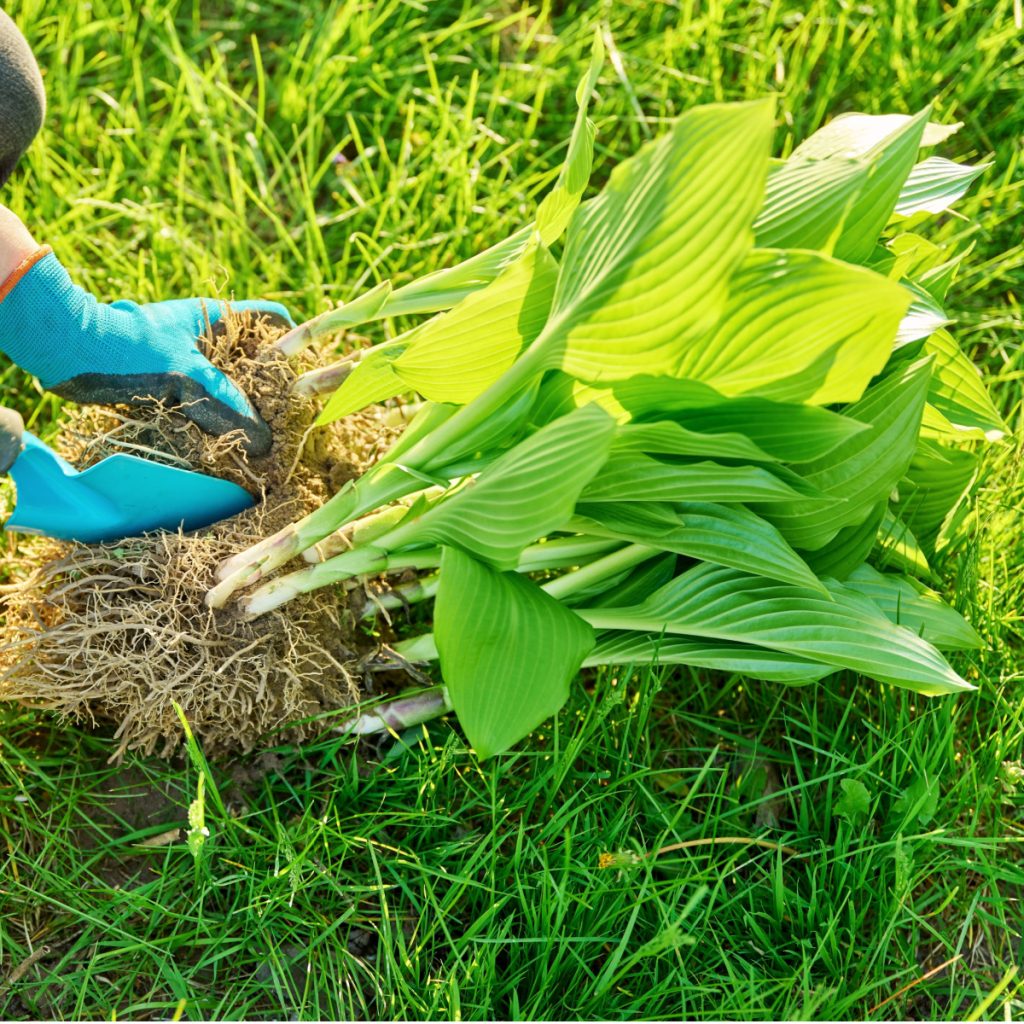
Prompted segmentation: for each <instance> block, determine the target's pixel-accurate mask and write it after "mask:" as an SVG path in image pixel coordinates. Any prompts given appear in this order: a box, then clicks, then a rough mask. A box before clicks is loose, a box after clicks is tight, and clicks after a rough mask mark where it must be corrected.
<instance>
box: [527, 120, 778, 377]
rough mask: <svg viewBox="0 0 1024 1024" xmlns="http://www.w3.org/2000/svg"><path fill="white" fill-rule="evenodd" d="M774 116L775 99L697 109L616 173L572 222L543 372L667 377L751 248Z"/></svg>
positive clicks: (713, 314)
mask: <svg viewBox="0 0 1024 1024" xmlns="http://www.w3.org/2000/svg"><path fill="white" fill-rule="evenodd" d="M772 123H773V116H772V103H771V101H756V102H752V103H735V104H722V105H714V104H712V105H708V106H703V107H698V108H695V109H693V110H690V111H688V112H687V113H685V114H683V115H682V117H680V118H679V120H678V121H677V122H676V125H675V127H674V128H673V129H672V130H671V131H670V132H669V133H668V134H666V135H664V136H663V137H662V138H660V139H657V140H655V141H653V142H651V143H648V144H647V145H646V146H644V147H643V148H642V149H641V150H640V151H639V152H638V153H637V154H636V155H635V156H633V157H631V158H630V159H628V160H625V161H624V162H622V163H620V164H619V165H618V166H617V167H616V168H615V169H614V170H613V171H612V174H611V178H610V180H609V182H608V185H607V186H606V187H605V189H604V190H603V191H602V192H601V194H600V195H599V196H598V197H597V198H596V199H594V200H593V201H591V202H589V203H587V204H586V205H585V206H582V207H581V208H580V209H579V210H578V211H577V212H576V214H575V215H574V217H573V219H572V222H571V224H570V225H569V237H568V241H567V243H566V249H565V256H564V259H563V261H562V268H561V273H560V275H559V279H558V287H557V290H556V293H555V300H554V304H553V307H552V315H551V321H550V322H549V324H548V327H547V328H546V329H545V331H544V334H543V335H542V337H543V338H544V339H545V343H546V349H545V351H546V352H547V353H548V354H549V359H550V363H549V365H550V368H551V369H555V368H556V367H558V366H561V368H562V369H564V370H565V371H566V372H568V373H570V374H572V375H574V376H578V377H581V378H583V379H585V380H594V381H604V380H621V379H624V378H627V377H631V376H633V375H634V374H637V373H669V374H672V373H674V372H675V370H676V368H677V367H678V365H679V363H680V360H681V358H682V354H683V352H684V351H685V350H686V349H687V348H688V347H690V346H692V345H697V344H701V343H702V342H703V339H704V338H705V336H706V333H707V329H708V327H709V326H710V325H711V324H712V323H713V322H714V320H715V319H716V318H717V316H718V315H719V313H720V312H721V310H722V308H723V306H724V304H725V300H726V297H727V294H728V287H729V278H730V276H731V274H732V272H733V270H734V269H735V268H736V267H737V266H738V264H739V263H740V261H741V260H742V259H743V257H744V256H745V254H746V253H747V251H749V249H750V245H751V241H752V235H751V225H752V223H753V220H754V216H755V215H756V213H757V209H758V207H759V205H760V201H761V193H762V189H763V185H764V179H765V175H766V173H767V169H768V150H769V146H770V143H771V134H772ZM722 196H728V200H729V201H728V202H722V201H721V199H722Z"/></svg>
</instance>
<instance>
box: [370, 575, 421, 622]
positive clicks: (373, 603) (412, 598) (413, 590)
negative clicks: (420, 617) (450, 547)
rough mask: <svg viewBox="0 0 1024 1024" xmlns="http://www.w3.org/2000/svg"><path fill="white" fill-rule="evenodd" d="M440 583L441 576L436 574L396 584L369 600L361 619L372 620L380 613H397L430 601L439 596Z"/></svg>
mask: <svg viewBox="0 0 1024 1024" xmlns="http://www.w3.org/2000/svg"><path fill="white" fill-rule="evenodd" d="M440 581H441V577H440V575H439V574H435V575H433V576H428V577H427V578H426V579H418V580H410V581H409V582H408V583H399V584H396V585H395V586H393V587H391V588H390V589H389V590H387V591H385V592H384V593H383V594H377V595H374V596H373V597H370V598H368V599H367V601H366V604H365V605H363V614H362V615H361V616H360V618H363V619H372V618H373V617H374V616H375V615H376V614H377V612H380V611H396V610H397V609H399V608H405V607H407V606H408V605H413V604H420V603H421V602H423V601H429V600H430V599H431V598H432V597H434V596H435V595H436V594H437V585H438V583H440Z"/></svg>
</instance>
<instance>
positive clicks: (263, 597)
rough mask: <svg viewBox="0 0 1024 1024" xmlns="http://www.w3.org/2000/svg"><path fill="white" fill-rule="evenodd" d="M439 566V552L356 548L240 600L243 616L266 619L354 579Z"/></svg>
mask: <svg viewBox="0 0 1024 1024" xmlns="http://www.w3.org/2000/svg"><path fill="white" fill-rule="evenodd" d="M440 564H441V549H440V548H422V549H420V550H418V551H408V552H404V553H399V554H396V555H389V554H388V553H387V552H386V551H383V550H381V549H379V548H374V547H366V548H355V549H354V550H352V551H346V552H345V553H344V554H342V555H335V557H334V558H331V559H329V560H328V561H326V562H320V563H319V564H318V565H313V566H310V567H309V568H308V569H300V570H299V571H298V572H292V573H289V574H288V575H287V576H281V577H280V578H279V579H275V580H271V581H270V582H269V583H267V584H265V585H264V586H262V587H259V588H258V589H257V590H254V591H253V592H252V593H251V594H250V595H249V596H248V597H246V598H244V599H243V600H242V612H243V614H244V615H246V616H249V617H252V618H255V617H257V616H259V615H265V614H266V613H267V612H269V611H273V610H274V609H275V608H280V607H281V605H283V604H287V603H288V602H289V601H292V600H294V599H295V598H296V597H298V596H299V595H300V594H308V593H309V592H310V591H312V590H319V589H320V588H321V587H327V586H330V585H331V584H332V583H341V582H343V581H344V580H350V579H353V578H354V577H356V576H376V575H378V574H379V573H385V572H398V571H399V570H402V569H436V568H437V567H438V566H439V565H440Z"/></svg>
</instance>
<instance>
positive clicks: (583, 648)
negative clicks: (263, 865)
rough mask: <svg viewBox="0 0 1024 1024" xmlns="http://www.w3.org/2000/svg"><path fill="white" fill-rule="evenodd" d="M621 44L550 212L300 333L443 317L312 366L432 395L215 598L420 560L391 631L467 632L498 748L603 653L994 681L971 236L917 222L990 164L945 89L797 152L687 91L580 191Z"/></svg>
mask: <svg viewBox="0 0 1024 1024" xmlns="http://www.w3.org/2000/svg"><path fill="white" fill-rule="evenodd" d="M600 60H601V57H600V53H597V52H596V53H595V55H594V60H593V62H592V65H591V68H590V69H589V71H588V74H587V76H586V77H585V79H584V81H583V82H582V83H581V85H580V88H579V91H578V93H577V99H578V104H579V113H578V117H577V120H576V125H575V128H574V131H573V133H572V137H571V139H570V142H569V147H568V155H567V158H566V162H565V165H564V167H563V168H562V171H561V174H560V176H559V178H558V180H557V181H556V183H555V185H554V187H553V189H552V190H551V192H550V193H549V194H548V195H547V196H546V197H545V199H544V200H543V202H542V203H541V204H540V206H539V208H538V210H537V215H536V218H535V220H534V222H533V223H532V224H529V225H527V226H525V227H523V228H522V229H521V230H520V231H518V232H517V233H515V234H514V235H512V236H511V237H509V238H508V239H506V240H505V241H504V242H501V243H499V244H498V245H496V246H494V247H492V248H491V249H489V250H487V251H486V252H483V253H481V254H480V255H479V256H476V257H474V258H473V259H470V260H468V261H466V262H465V263H462V264H460V265H458V266H456V267H453V268H451V269H448V270H444V271H440V272H438V273H435V274H433V275H430V276H429V277H427V278H424V279H422V280H420V281H416V282H413V283H411V284H407V285H405V286H403V287H401V288H398V289H392V288H391V286H390V284H389V283H387V282H385V283H383V284H380V285H378V286H377V287H376V288H374V289H373V290H372V291H370V292H368V293H366V294H365V295H363V296H361V297H359V298H357V299H356V300H355V301H354V302H352V303H349V304H348V305H346V306H343V307H341V308H340V309H337V310H332V311H331V312H329V313H326V314H323V315H322V316H321V317H319V318H317V319H316V320H313V321H311V322H309V323H308V324H304V325H302V326H301V327H299V328H296V329H295V330H294V331H292V332H290V334H289V335H287V336H286V337H285V339H284V340H283V342H282V347H283V348H284V349H285V350H286V351H289V350H294V349H296V348H298V347H301V346H303V345H305V344H308V343H310V342H312V341H314V340H315V339H316V338H317V337H320V336H322V335H325V334H328V333H330V332H334V331H337V330H338V329H340V328H343V327H351V326H355V325H357V324H362V323H366V322H370V321H373V320H381V319H384V318H388V317H393V316H398V315H416V314H423V315H426V314H435V315H433V316H430V317H429V318H427V319H424V320H422V322H420V323H418V324H417V325H416V326H414V327H413V328H412V329H411V330H408V331H406V332H405V333H403V334H400V335H399V336H397V337H394V338H391V339H390V340H387V341H385V342H383V343H381V344H379V345H376V346H374V347H371V348H369V349H367V350H364V351H361V352H358V353H355V354H353V355H350V356H348V357H347V358H346V359H344V360H342V362H341V363H338V364H336V365H334V366H332V367H330V368H329V369H328V370H326V371H324V370H321V371H317V372H315V373H314V374H312V375H310V376H309V377H307V378H306V379H304V380H302V381H301V382H300V387H301V388H302V389H303V390H305V391H306V392H307V393H318V392H322V391H324V390H326V389H336V390H334V393H333V394H332V395H331V397H330V398H329V400H328V401H327V403H326V405H325V408H324V410H323V414H322V416H321V420H322V421H324V422H327V421H329V420H332V419H334V418H337V417H340V416H344V415H347V414H349V413H352V412H355V411H357V410H359V409H361V408H363V407H365V406H367V405H369V404H371V403H379V402H387V401H389V400H391V399H396V398H399V397H400V396H415V398H414V404H413V405H412V409H413V411H414V415H413V416H412V418H411V421H410V422H409V425H408V427H407V429H406V431H405V433H404V434H403V436H402V437H401V438H400V439H399V441H398V442H397V443H396V444H395V446H394V447H393V448H392V449H391V451H389V452H388V453H387V454H386V455H385V456H384V457H383V458H382V459H381V460H380V461H379V463H378V464H377V465H375V466H374V467H373V468H372V469H371V470H370V471H369V472H367V473H366V474H365V475H364V476H363V477H361V478H360V479H358V480H356V481H354V482H351V483H349V484H347V485H346V486H345V487H344V488H343V489H342V490H341V491H340V492H339V493H338V494H337V495H336V496H335V497H334V498H333V499H331V500H330V501H329V502H327V503H326V504H325V505H324V506H323V507H321V508H320V509H319V510H318V511H316V512H315V513H313V514H312V515H310V516H308V517H306V518H305V519H304V520H302V521H300V522H298V523H295V524H294V525H293V526H291V527H289V528H288V529H286V530H284V531H282V532H281V533H279V534H277V535H275V536H273V537H270V538H268V539H267V540H266V541H264V542H262V543H260V544H259V545H257V546H256V547H254V548H252V549H250V550H249V551H245V552H242V553H239V554H238V555H237V556H235V557H233V558H231V559H230V560H229V561H228V562H227V563H225V564H224V566H223V567H222V568H221V571H220V575H219V579H220V582H219V583H218V585H217V586H216V587H215V589H214V590H213V591H211V593H210V595H209V603H210V604H211V605H213V606H220V605H223V604H225V603H226V602H227V601H229V600H232V599H236V596H237V593H238V592H239V591H242V590H243V588H244V589H245V592H244V594H242V595H241V596H240V598H238V599H240V601H241V604H242V608H243V610H244V612H245V613H247V614H249V615H259V614H261V613H263V612H265V611H267V610H269V609H271V608H274V607H277V606H279V605H281V604H283V603H285V602H287V601H288V600H290V599H291V598H293V597H294V596H296V595H297V594H300V593H304V592H308V591H310V590H313V589H315V588H318V587H324V586H330V585H334V584H338V583H340V582H343V581H346V580H350V579H353V578H356V577H362V576H368V575H369V576H376V575H379V574H388V573H392V572H397V571H399V570H402V571H406V570H409V569H414V570H419V571H421V572H424V573H426V574H427V575H425V576H424V577H421V578H419V579H418V580H417V581H416V582H415V583H413V584H409V583H403V584H402V585H401V586H400V587H399V588H398V591H397V592H396V594H395V597H394V599H393V600H392V601H391V602H390V603H391V604H392V606H393V607H398V606H399V605H400V604H407V603H410V602H413V603H415V602H417V601H424V600H433V601H434V602H435V603H434V612H433V623H434V629H433V633H432V634H427V635H424V636H421V637H417V638H415V639H413V640H410V641H406V642H404V643H403V644H400V645H398V648H397V650H398V652H399V653H400V654H401V655H403V656H404V657H406V658H409V659H414V660H430V659H434V658H437V659H439V664H440V673H441V677H442V678H443V684H444V688H445V689H444V690H443V692H442V693H441V695H440V696H438V695H432V696H431V697H430V700H429V702H428V703H429V707H430V709H431V713H436V712H437V711H438V710H440V709H443V708H445V707H448V706H451V707H454V710H455V711H456V713H457V715H458V717H459V720H460V722H461V723H462V725H463V727H464V729H465V731H466V734H467V736H468V738H469V740H470V742H471V743H472V744H473V746H474V747H475V748H476V750H477V751H478V753H479V754H480V755H482V756H486V755H490V754H493V753H496V752H499V751H502V750H505V749H507V748H508V747H509V746H511V745H512V744H514V743H516V742H517V741H518V740H520V739H521V738H522V737H524V736H525V735H526V734H527V733H529V732H530V731H531V730H532V729H534V728H535V727H536V726H537V725H538V724H540V723H541V722H542V721H543V720H544V719H545V718H547V717H548V716H550V715H552V714H553V713H555V712H556V711H557V710H558V709H559V707H560V706H561V705H562V704H563V702H564V701H565V700H566V697H567V694H568V688H569V685H570V683H571V681H572V679H573V678H574V676H575V675H576V674H577V672H578V671H579V670H580V668H581V667H583V666H594V665H601V664H639V663H650V662H655V661H657V662H660V663H662V664H671V663H679V664H687V665H694V666H702V667H707V668H711V669H722V670H725V671H728V672H736V673H743V674H744V675H747V676H750V677H753V678H757V679H763V680H777V681H781V682H785V683H792V684H806V683H811V682H814V681H816V680H819V679H822V678H823V677H825V676H827V675H829V674H831V673H834V672H837V671H840V670H843V669H848V670H853V671H855V672H857V673H860V674H862V675H864V676H867V677H870V678H873V679H876V680H880V681H883V682H886V683H891V684H894V685H897V686H904V687H907V688H910V689H912V690H915V691H917V692H920V693H925V694H942V693H953V692H956V691H959V690H966V689H970V684H969V683H968V682H967V681H966V680H965V679H963V678H962V677H961V676H960V675H959V674H958V673H957V672H956V671H954V669H953V668H952V667H951V666H950V665H949V663H948V662H947V661H946V659H945V657H944V656H943V654H942V653H941V652H942V651H944V650H956V649H964V648H971V647H976V646H978V645H979V643H980V641H979V638H978V636H977V634H976V633H975V631H974V630H973V629H972V628H971V626H970V625H968V623H967V622H965V621H964V620H963V618H961V616H960V615H959V614H958V613H957V612H955V611H954V610H953V609H952V608H950V607H948V606H947V605H945V604H944V603H943V602H942V601H941V600H940V599H939V598H938V597H937V596H936V594H935V593H934V592H933V591H932V590H931V589H929V587H928V586H927V585H926V584H927V583H928V582H930V581H931V569H930V566H929V564H928V557H929V555H930V554H931V553H933V552H934V551H935V550H936V549H937V548H938V547H940V546H941V545H942V544H944V543H946V542H947V541H948V539H949V537H950V536H951V530H952V525H953V524H954V523H955V518H956V516H955V513H956V509H957V507H958V506H959V505H960V504H961V502H962V499H963V496H964V495H965V493H966V492H967V490H968V488H969V487H970V485H971V483H972V481H973V479H974V476H975V474H976V471H977V456H976V454H975V452H974V449H975V448H976V447H977V442H980V441H985V440H993V439H996V438H998V437H999V436H1000V435H1001V432H1002V430H1003V425H1002V422H1001V420H1000V417H999V415H998V413H997V412H996V410H995V408H994V407H993V405H992V403H991V401H990V400H989V397H988V395H987V393H986V391H985V388H984V386H983V384H982V381H981V379H980V376H979V374H978V372H977V370H976V369H975V368H974V366H973V365H972V364H971V362H970V361H969V360H968V359H967V358H966V357H965V355H964V354H963V353H962V351H961V350H960V349H959V347H958V345H957V343H956V340H955V337H954V334H953V333H952V327H953V325H954V317H953V316H952V315H951V313H950V312H949V311H948V310H947V308H946V295H947V291H948V289H949V286H950V284H951V282H952V281H953V279H954V277H955V275H956V272H957V268H958V257H957V256H956V255H955V254H951V253H948V252H945V251H943V250H942V249H940V248H939V247H937V246H936V245H934V244H932V243H931V242H929V241H928V240H927V238H926V237H925V236H924V235H922V234H921V233H920V230H921V229H922V228H923V227H924V226H926V224H927V221H928V218H929V217H930V216H932V215H934V214H938V213H941V212H942V211H944V210H946V209H947V208H948V207H949V205H950V204H951V203H953V202H954V201H955V200H956V199H958V198H959V197H960V196H962V195H963V194H964V193H965V191H966V190H967V189H968V187H969V186H970V184H971V182H972V181H973V180H974V178H975V177H976V176H977V175H978V174H979V173H980V172H981V171H982V170H983V169H984V168H981V167H970V166H965V165H962V164H958V163H954V162H952V161H949V160H945V159H943V158H941V157H937V156H922V152H921V151H922V149H927V148H929V147H932V146H934V145H936V144H939V143H941V142H942V140H943V139H945V138H946V137H947V136H948V135H949V134H950V133H951V132H952V131H954V130H955V126H942V125H938V124H934V123H932V122H931V121H930V112H929V111H928V110H924V111H921V112H920V113H918V114H916V115H914V116H905V115H889V116H868V115H863V114H846V115H842V116H840V117H837V118H835V119H834V120H833V121H831V122H830V123H829V124H827V125H826V126H825V127H824V128H822V129H821V130H820V131H818V132H816V133H815V134H814V135H812V136H811V137H809V138H808V139H806V140H805V141H803V142H802V143H801V144H800V145H798V146H797V147H796V148H795V149H794V150H793V151H792V153H790V155H789V156H788V157H787V158H786V159H784V160H782V159H773V157H772V155H771V153H772V136H773V127H774V123H775V113H774V106H773V103H772V101H771V100H767V99H766V100H759V101H755V102H747V103H733V104H715V105H709V106H704V107H699V108H696V109H693V110H690V111H688V112H687V113H685V114H684V115H683V116H681V117H680V118H679V119H678V121H676V122H675V124H674V126H672V127H671V129H670V130H669V131H667V132H666V133H665V134H664V135H663V136H661V137H660V138H658V139H656V140H654V141H652V142H650V143H648V144H647V145H646V146H644V147H643V148H642V149H640V150H639V152H637V153H636V154H635V155H634V156H632V157H631V158H629V159H627V160H625V161H623V162H622V163H620V164H619V165H618V166H617V167H615V168H614V170H613V171H612V173H611V175H610V177H609V179H608V181H607V184H606V185H605V186H604V188H603V189H601V191H600V192H599V193H598V194H597V195H596V196H595V197H594V198H591V199H588V200H587V201H585V202H584V201H583V196H584V193H585V190H586V188H587V183H588V180H589V176H590V170H591V163H592V155H593V137H594V129H593V126H592V124H591V123H590V122H589V120H588V118H587V108H588V104H589V102H590V99H591V96H592V93H593V90H594V87H595V84H596V81H597V76H598V74H599V70H600ZM339 385H340V386H339ZM303 554H305V555H306V560H307V563H311V564H305V565H303V566H302V567H300V568H297V569H292V570H291V571H288V572H285V573H284V574H276V571H277V570H278V569H280V568H281V567H283V566H285V565H286V563H288V562H290V561H291V560H292V559H294V558H296V556H300V555H303ZM922 581H923V582H922ZM253 587H255V588H254V589H252V588H253ZM413 710H415V709H413Z"/></svg>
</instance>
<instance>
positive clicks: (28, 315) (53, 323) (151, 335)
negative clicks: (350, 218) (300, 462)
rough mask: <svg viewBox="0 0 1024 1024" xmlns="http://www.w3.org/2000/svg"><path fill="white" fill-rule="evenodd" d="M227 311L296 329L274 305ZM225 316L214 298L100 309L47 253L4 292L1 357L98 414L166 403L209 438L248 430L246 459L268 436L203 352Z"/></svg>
mask: <svg viewBox="0 0 1024 1024" xmlns="http://www.w3.org/2000/svg"><path fill="white" fill-rule="evenodd" d="M231 309H233V310H235V311H237V312H242V311H245V310H250V311H252V312H254V313H256V314H259V315H261V316H262V317H264V318H265V319H267V320H269V321H271V322H272V323H274V324H277V325H281V326H294V325H293V324H292V320H291V317H290V316H289V315H288V311H287V310H286V309H285V308H284V306H282V305H280V304H279V303H276V302H259V301H248V302H235V303H232V304H231ZM227 311H228V305H227V303H224V302H218V301H216V300H214V299H175V300H172V301H169V302H154V303H150V304H149V305H145V306H140V305H138V304H137V303H134V302H128V301H120V302H112V303H110V304H109V305H108V304H106V303H102V302H99V301H97V299H96V297H95V296H93V295H91V294H90V293H89V292H87V291H85V290H84V289H82V288H79V287H78V286H77V285H75V284H74V283H73V282H72V280H71V278H70V277H69V276H68V273H67V271H66V270H65V269H64V267H63V266H61V264H60V262H59V261H58V259H57V257H56V256H54V254H53V252H52V251H51V250H50V248H49V246H44V247H43V248H42V249H40V250H38V251H37V252H36V253H34V254H33V255H32V256H30V257H28V259H26V260H25V261H24V262H23V263H22V264H21V266H19V267H18V268H17V269H16V270H15V271H14V273H13V274H11V276H10V277H9V278H8V279H7V281H6V282H5V283H4V284H3V285H0V351H3V352H5V353H6V354H7V355H8V356H9V357H10V358H11V359H12V360H13V361H14V362H16V363H17V364H18V365H19V366H21V367H22V368H23V369H25V370H28V372H29V373H31V374H34V375H35V376H36V377H38V378H39V381H40V383H42V385H43V387H45V388H47V389H48V390H50V391H53V392H55V393H56V394H58V395H61V396H62V397H64V398H70V399H72V400H73V401H75V402H79V403H82V404H89V403H95V404H100V405H115V404H116V405H122V404H123V405H142V404H146V403H147V402H151V401H164V402H168V403H169V404H172V405H175V406H178V407H179V408H180V410H181V412H182V413H184V415H185V416H187V417H188V418H189V419H190V420H192V421H193V422H195V423H196V424H198V425H199V426H200V427H201V428H202V429H203V430H205V431H206V432H207V433H210V434H224V433H227V432H228V431H229V430H242V431H244V433H245V436H246V450H247V451H248V452H249V454H250V455H255V456H259V455H265V454H266V453H267V452H268V451H269V450H270V444H271V436H270V428H269V427H268V426H267V425H266V423H264V422H263V420H262V419H261V418H260V415H259V413H257V412H256V410H255V409H254V408H253V406H252V405H251V404H250V403H249V400H248V399H247V398H246V397H245V395H243V394H242V392H241V391H239V390H238V388H237V387H235V385H234V384H232V383H231V381H230V380H229V379H228V378H227V377H226V376H225V375H224V374H223V373H222V372H221V371H220V370H218V369H217V368H216V367H215V366H214V365H213V364H212V363H211V362H210V361H209V360H208V359H207V358H206V357H205V356H204V355H203V354H202V353H201V352H200V350H199V346H198V340H199V338H200V336H201V335H203V334H204V332H205V331H206V326H207V321H209V324H210V326H211V327H212V329H213V333H214V336H217V335H218V334H220V333H222V332H223V330H224V329H225V322H224V315H225V313H226V312H227Z"/></svg>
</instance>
